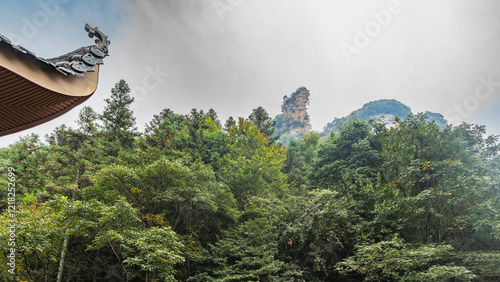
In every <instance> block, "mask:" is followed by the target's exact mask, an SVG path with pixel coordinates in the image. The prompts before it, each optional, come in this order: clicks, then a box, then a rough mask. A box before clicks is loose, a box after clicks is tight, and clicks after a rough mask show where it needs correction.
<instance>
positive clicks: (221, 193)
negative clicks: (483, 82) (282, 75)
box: [0, 80, 500, 281]
mask: <svg viewBox="0 0 500 282" xmlns="http://www.w3.org/2000/svg"><path fill="white" fill-rule="evenodd" d="M111 92H112V95H111V96H110V98H108V99H106V100H105V102H106V107H105V109H104V110H103V112H102V113H97V112H96V111H94V110H93V109H92V108H90V107H84V108H83V109H82V110H81V111H80V113H79V117H78V121H77V124H78V127H77V128H70V127H67V126H65V125H61V126H59V127H57V128H56V129H55V130H54V131H53V133H51V134H49V135H46V136H45V138H44V140H42V139H41V138H40V136H38V135H36V134H31V135H29V136H26V137H24V138H22V139H20V140H19V141H17V142H16V143H14V144H12V145H10V146H9V147H7V148H4V149H2V150H1V151H0V162H1V165H0V169H1V171H0V173H1V176H2V177H1V179H0V189H1V191H2V193H3V195H5V196H4V197H2V198H1V203H0V209H1V211H2V213H1V215H0V221H2V224H1V227H0V232H1V234H2V238H3V239H2V243H1V250H2V252H3V255H2V257H1V258H0V280H1V281H9V280H10V279H12V276H11V274H10V273H9V272H8V270H9V269H10V267H9V266H8V264H7V263H8V262H9V258H8V257H7V256H8V255H9V254H10V248H11V247H9V246H8V245H7V239H6V238H7V237H8V236H9V234H10V232H11V231H10V230H9V229H8V226H9V224H10V223H9V220H11V219H12V218H11V217H10V215H11V214H10V213H9V210H8V208H7V207H8V205H9V202H8V201H9V200H8V197H7V194H8V191H7V189H8V187H11V186H9V185H8V183H15V185H16V186H15V187H16V190H15V191H16V209H17V212H16V213H15V214H14V220H15V221H16V227H17V228H16V230H15V233H16V246H15V250H16V252H15V254H16V260H15V263H16V266H15V272H16V275H17V277H18V279H19V281H57V280H58V278H60V281H500V267H499V266H500V194H499V190H500V157H499V151H500V145H499V142H498V137H496V136H489V137H486V136H485V128H484V126H478V125H471V124H466V123H464V124H461V125H458V126H453V127H452V126H446V127H444V128H440V127H439V126H438V125H437V124H436V123H435V122H430V121H429V119H428V116H426V115H425V114H418V115H412V114H410V115H408V116H407V117H406V118H405V119H404V120H402V119H396V121H395V125H394V126H392V127H391V128H387V127H386V126H384V125H383V124H380V123H377V121H373V120H372V121H369V122H367V121H364V120H361V119H357V118H351V119H349V120H347V121H346V122H345V123H344V124H343V125H342V126H341V127H340V128H339V130H338V131H336V132H332V133H331V134H330V136H329V137H328V138H327V139H326V140H324V141H320V138H319V135H318V134H316V133H312V134H307V135H305V136H304V137H303V139H301V140H294V141H291V142H290V143H289V144H288V145H287V146H286V147H285V146H282V145H281V144H279V143H277V141H276V138H271V139H270V138H269V136H272V135H273V125H274V123H273V120H272V119H271V118H270V117H269V116H268V114H267V112H266V111H265V110H264V109H263V108H258V109H255V110H254V111H253V112H252V113H249V117H248V118H238V119H236V120H234V119H233V118H230V119H229V120H228V121H226V122H224V123H222V122H221V121H219V119H218V117H217V113H216V112H215V111H214V110H212V109H210V110H209V111H207V112H204V111H202V110H196V109H193V110H192V111H191V112H190V113H188V114H178V113H174V112H172V111H171V110H169V109H165V110H163V111H162V112H161V113H159V114H157V115H155V116H154V118H153V119H152V120H151V121H150V122H149V123H148V124H147V125H146V126H145V130H144V132H139V131H138V130H137V128H136V127H135V126H136V124H135V123H136V122H135V118H134V116H133V112H132V111H131V110H130V106H131V104H132V103H133V101H134V99H133V98H132V97H131V96H130V95H129V92H130V90H129V87H128V85H127V84H126V82H125V81H123V80H122V81H120V82H119V83H117V84H116V85H115V87H114V88H113V89H112V91H111ZM58 275H59V277H58Z"/></svg>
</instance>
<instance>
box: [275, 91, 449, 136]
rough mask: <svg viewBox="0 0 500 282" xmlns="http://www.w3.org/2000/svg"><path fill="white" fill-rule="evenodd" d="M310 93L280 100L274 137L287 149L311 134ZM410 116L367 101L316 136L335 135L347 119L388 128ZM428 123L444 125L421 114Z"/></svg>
mask: <svg viewBox="0 0 500 282" xmlns="http://www.w3.org/2000/svg"><path fill="white" fill-rule="evenodd" d="M309 96H310V92H309V90H307V88H306V87H304V86H302V87H299V88H298V89H297V90H296V91H295V92H294V93H292V94H290V96H286V95H285V96H284V97H283V105H282V106H281V108H282V113H281V114H279V115H277V116H276V117H275V118H274V119H275V122H276V131H275V133H274V134H275V136H279V139H278V140H279V142H280V143H282V144H285V145H287V144H288V143H289V142H290V141H291V140H300V139H302V138H303V137H304V135H305V134H307V133H309V132H310V131H311V125H310V123H309V120H310V118H309V114H308V113H307V106H308V105H309ZM410 114H412V111H411V108H410V107H408V106H406V105H405V104H403V103H401V102H399V101H397V100H394V99H381V100H376V101H371V102H368V103H366V104H364V105H363V107H361V108H360V109H357V110H355V111H353V112H352V113H351V114H349V115H348V116H345V117H342V118H337V117H336V118H334V119H333V121H332V122H329V123H328V124H327V125H325V127H324V128H323V131H322V132H320V133H319V134H320V136H322V137H323V136H328V135H329V134H330V133H331V132H332V131H338V130H339V128H340V127H341V125H343V124H344V123H346V122H347V121H348V120H349V119H350V118H352V117H357V118H359V119H361V120H364V121H369V120H370V119H377V120H378V121H379V122H381V123H383V124H385V125H387V126H391V125H392V124H394V123H395V120H396V117H397V118H400V119H405V118H406V117H407V116H408V115H410ZM425 114H426V115H427V116H428V120H429V121H433V120H434V121H435V122H436V124H437V125H438V126H439V127H440V128H444V127H445V126H446V125H447V123H448V122H447V121H446V119H445V118H444V117H443V115H441V114H439V113H433V112H429V111H427V112H425Z"/></svg>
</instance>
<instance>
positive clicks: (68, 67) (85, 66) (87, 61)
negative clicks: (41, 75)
mask: <svg viewBox="0 0 500 282" xmlns="http://www.w3.org/2000/svg"><path fill="white" fill-rule="evenodd" d="M85 31H87V32H88V35H89V37H90V38H93V37H95V38H96V39H95V41H94V42H95V45H93V46H88V47H82V48H80V49H78V50H75V51H73V52H71V53H68V54H66V55H63V56H60V57H57V58H53V59H49V61H50V62H52V63H53V64H54V66H55V67H56V69H57V70H58V71H59V72H61V73H62V74H64V75H68V74H71V75H75V76H78V77H83V76H84V74H85V73H86V72H94V71H95V69H94V66H95V65H102V64H104V62H103V59H104V58H105V57H107V56H109V55H108V52H109V47H108V46H109V45H110V44H111V42H110V41H109V40H108V37H107V36H106V35H105V34H104V33H102V31H100V30H99V28H98V27H94V28H93V27H91V26H90V25H89V24H85Z"/></svg>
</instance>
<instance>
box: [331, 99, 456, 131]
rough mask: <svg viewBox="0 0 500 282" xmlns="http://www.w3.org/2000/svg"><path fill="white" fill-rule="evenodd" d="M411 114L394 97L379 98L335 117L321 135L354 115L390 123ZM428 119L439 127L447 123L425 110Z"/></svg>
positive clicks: (333, 129) (441, 117)
mask: <svg viewBox="0 0 500 282" xmlns="http://www.w3.org/2000/svg"><path fill="white" fill-rule="evenodd" d="M410 114H412V111H411V108H410V107H408V106H406V105H405V104H403V103H401V102H399V101H397V100H394V99H381V100H376V101H372V102H368V103H366V104H364V105H363V107H361V108H360V109H357V110H355V111H354V112H352V113H351V114H349V115H348V116H346V117H342V118H335V119H334V120H333V121H332V122H330V123H328V124H327V125H326V126H325V127H324V128H323V132H322V133H321V135H327V134H330V132H332V131H337V130H338V129H339V126H340V125H341V124H344V123H345V122H347V120H349V119H350V118H352V117H354V116H356V117H357V118H359V119H361V120H365V121H369V120H370V119H373V118H375V119H379V120H380V122H382V123H384V124H386V125H391V124H394V122H395V119H396V117H398V118H400V119H405V118H406V117H407V116H408V115H410ZM425 114H426V115H427V116H428V119H429V120H430V121H433V120H434V121H436V123H437V124H438V125H439V127H441V128H444V127H445V126H446V124H447V123H448V122H447V121H446V120H445V119H444V117H443V115H441V114H439V113H433V112H429V111H427V112H425Z"/></svg>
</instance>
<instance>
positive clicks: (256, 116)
mask: <svg viewBox="0 0 500 282" xmlns="http://www.w3.org/2000/svg"><path fill="white" fill-rule="evenodd" d="M248 120H250V122H252V123H253V124H255V126H257V128H258V129H259V130H260V132H262V133H264V134H265V135H267V136H268V137H269V143H270V144H271V143H274V142H275V141H276V140H277V139H278V138H277V137H271V136H272V135H273V133H274V129H275V126H276V121H275V120H273V119H272V118H271V117H270V116H269V114H268V113H267V111H266V110H265V109H264V108H263V107H258V108H257V109H253V110H252V113H251V114H250V116H249V117H248Z"/></svg>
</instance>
